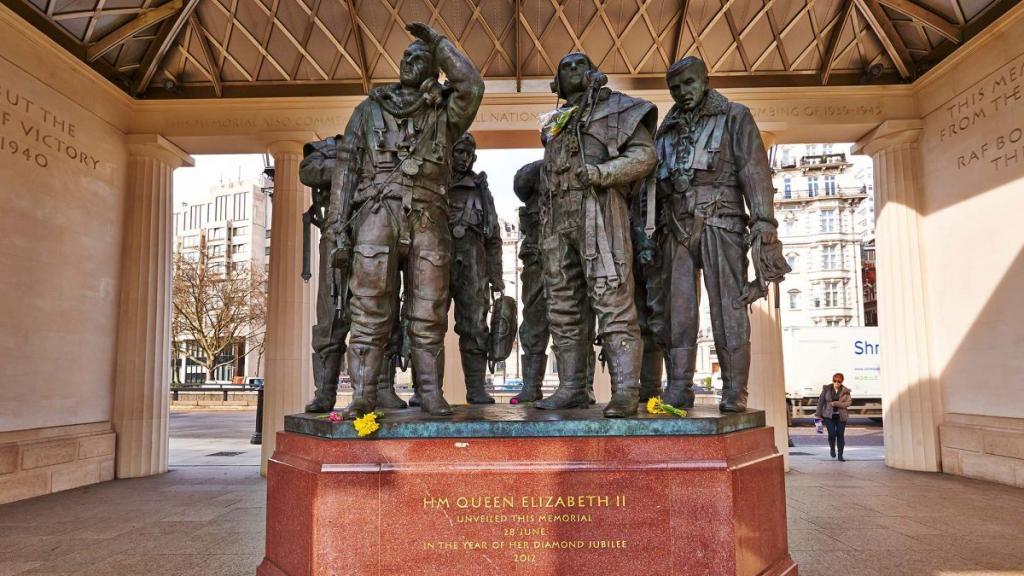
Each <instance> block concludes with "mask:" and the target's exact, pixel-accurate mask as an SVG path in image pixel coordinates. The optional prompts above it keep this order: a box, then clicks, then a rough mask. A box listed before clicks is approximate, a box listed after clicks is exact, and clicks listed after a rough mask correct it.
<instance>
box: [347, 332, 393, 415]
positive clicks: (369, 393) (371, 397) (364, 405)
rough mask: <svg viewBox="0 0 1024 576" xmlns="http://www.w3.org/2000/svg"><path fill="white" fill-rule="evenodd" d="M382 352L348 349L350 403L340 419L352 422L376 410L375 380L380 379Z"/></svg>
mask: <svg viewBox="0 0 1024 576" xmlns="http://www.w3.org/2000/svg"><path fill="white" fill-rule="evenodd" d="M383 358H384V350H382V349H380V348H376V347H373V346H351V347H350V348H349V349H348V375H349V377H350V378H352V403H351V404H349V405H348V406H346V407H345V410H344V411H343V412H342V414H341V415H342V417H343V418H345V419H347V420H354V419H356V418H359V417H361V416H363V415H366V414H369V413H370V412H373V411H374V410H376V409H377V379H378V378H379V377H380V367H381V361H382V360H383Z"/></svg>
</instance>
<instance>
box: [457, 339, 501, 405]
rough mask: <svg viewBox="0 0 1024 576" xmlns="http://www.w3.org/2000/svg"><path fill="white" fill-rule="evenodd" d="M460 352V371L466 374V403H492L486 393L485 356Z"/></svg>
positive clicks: (492, 399)
mask: <svg viewBox="0 0 1024 576" xmlns="http://www.w3.org/2000/svg"><path fill="white" fill-rule="evenodd" d="M461 352H462V372H463V374H465V375H466V403H468V404H494V398H491V395H490V394H488V393H487V381H486V379H485V374H486V373H487V356H485V355H484V354H479V353H477V352H467V351H465V350H463V351H461Z"/></svg>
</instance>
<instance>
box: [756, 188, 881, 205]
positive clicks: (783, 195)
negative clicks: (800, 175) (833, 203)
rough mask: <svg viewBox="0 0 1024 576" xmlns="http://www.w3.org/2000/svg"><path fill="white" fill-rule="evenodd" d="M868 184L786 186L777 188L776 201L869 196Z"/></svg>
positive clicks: (847, 198) (845, 198)
mask: <svg viewBox="0 0 1024 576" xmlns="http://www.w3.org/2000/svg"><path fill="white" fill-rule="evenodd" d="M867 195H868V190H867V187H866V186H835V187H830V186H819V187H818V188H790V189H789V191H788V192H787V191H786V189H785V188H783V189H781V190H780V189H778V188H776V189H775V201H776V202H786V201H794V200H828V199H837V200H849V199H852V198H867Z"/></svg>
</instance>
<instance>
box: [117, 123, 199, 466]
mask: <svg viewBox="0 0 1024 576" xmlns="http://www.w3.org/2000/svg"><path fill="white" fill-rule="evenodd" d="M125 141H126V143H127V144H128V154H129V155H128V180H127V198H126V206H125V223H124V230H123V234H124V243H123V252H122V254H121V296H120V310H119V319H118V333H117V372H116V376H115V381H114V413H113V426H114V431H115V432H116V433H117V452H116V454H117V456H116V459H117V460H116V462H117V463H116V466H115V468H116V470H115V472H116V474H117V477H118V478H134V477H138V476H150V475H152V474H161V473H163V472H166V471H167V419H168V404H169V402H168V395H169V394H170V382H171V240H172V236H173V233H174V231H173V228H172V214H173V202H172V200H173V194H172V189H173V183H172V179H171V174H172V173H173V172H174V169H175V168H178V167H180V166H192V165H193V162H192V157H191V156H189V155H188V154H186V153H185V152H183V151H182V150H181V149H180V148H178V147H177V146H175V145H174V144H172V143H170V142H169V141H167V140H166V139H164V138H163V137H162V136H158V135H156V134H137V135H130V136H128V137H127V138H126V139H125Z"/></svg>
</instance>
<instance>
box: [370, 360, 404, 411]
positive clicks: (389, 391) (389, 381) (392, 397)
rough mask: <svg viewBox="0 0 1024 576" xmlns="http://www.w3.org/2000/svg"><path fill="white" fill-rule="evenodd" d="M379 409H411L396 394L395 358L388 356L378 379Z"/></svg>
mask: <svg viewBox="0 0 1024 576" xmlns="http://www.w3.org/2000/svg"><path fill="white" fill-rule="evenodd" d="M377 407H378V408H391V409H399V408H408V407H409V405H408V404H406V403H405V400H402V397H401V396H399V395H398V394H397V393H395V363H394V358H392V357H390V356H386V355H385V357H384V364H383V365H382V366H381V367H380V378H378V379H377Z"/></svg>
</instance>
